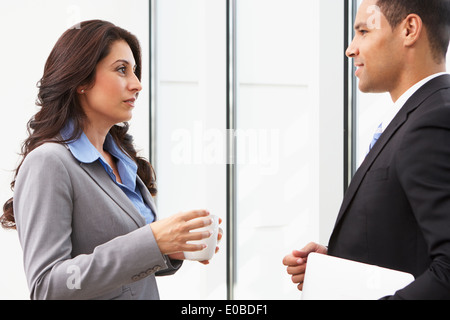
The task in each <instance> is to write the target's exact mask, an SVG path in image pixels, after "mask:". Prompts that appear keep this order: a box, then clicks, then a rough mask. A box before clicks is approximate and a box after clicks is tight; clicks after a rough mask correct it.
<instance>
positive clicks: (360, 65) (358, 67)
mask: <svg viewBox="0 0 450 320" xmlns="http://www.w3.org/2000/svg"><path fill="white" fill-rule="evenodd" d="M355 67H356V71H355V76H358V74H359V73H361V69H362V68H363V67H364V64H362V63H355Z"/></svg>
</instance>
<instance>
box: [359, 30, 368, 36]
mask: <svg viewBox="0 0 450 320" xmlns="http://www.w3.org/2000/svg"><path fill="white" fill-rule="evenodd" d="M359 33H360V34H361V35H362V36H364V35H365V34H366V33H367V30H359Z"/></svg>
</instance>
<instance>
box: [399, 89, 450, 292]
mask: <svg viewBox="0 0 450 320" xmlns="http://www.w3.org/2000/svg"><path fill="white" fill-rule="evenodd" d="M447 91H448V90H447ZM447 97H448V96H447ZM444 101H445V99H444ZM447 101H448V98H447ZM440 103H441V106H440V107H438V108H436V107H430V108H429V109H430V110H429V111H427V112H425V113H423V114H422V115H421V116H420V118H419V119H416V120H415V121H414V122H413V124H412V125H411V126H410V127H409V129H408V132H407V133H406V134H405V136H404V139H403V141H402V144H401V146H400V148H399V150H398V153H397V171H398V172H399V179H400V182H401V184H402V186H403V189H404V190H405V192H406V195H407V198H408V200H409V203H410V205H411V208H412V210H413V212H414V215H415V218H416V220H417V223H418V225H419V228H420V231H421V232H422V235H423V237H424V239H425V241H426V243H427V246H428V252H429V258H430V259H431V261H432V262H431V265H430V266H429V268H428V269H427V270H426V271H425V272H424V273H423V274H422V275H420V276H419V277H417V278H416V280H415V281H414V282H412V283H411V284H410V285H409V286H407V287H406V288H405V289H403V290H400V291H399V292H397V293H396V294H395V295H394V296H393V297H391V298H393V299H400V298H403V299H450V105H449V103H444V104H442V100H440ZM418 258H419V259H420V258H421V257H418ZM423 258H424V257H422V259H423Z"/></svg>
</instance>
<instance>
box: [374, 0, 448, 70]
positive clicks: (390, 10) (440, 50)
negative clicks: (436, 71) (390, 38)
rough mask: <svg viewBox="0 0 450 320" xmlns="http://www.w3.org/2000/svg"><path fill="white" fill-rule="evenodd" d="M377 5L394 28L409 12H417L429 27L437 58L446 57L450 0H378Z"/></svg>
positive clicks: (428, 32)
mask: <svg viewBox="0 0 450 320" xmlns="http://www.w3.org/2000/svg"><path fill="white" fill-rule="evenodd" d="M377 5H378V6H379V7H380V9H381V12H382V13H383V14H384V16H385V17H386V19H387V20H388V22H389V24H390V25H391V27H392V29H395V28H396V27H397V26H398V25H399V24H400V22H402V21H403V20H404V19H405V18H406V17H407V16H408V15H409V14H412V13H415V14H417V15H418V16H419V17H420V18H421V19H422V21H423V24H424V25H425V27H426V29H427V34H428V39H429V41H430V46H431V50H432V52H433V55H434V58H435V60H436V61H438V62H441V61H442V59H445V57H446V55H447V50H448V44H449V40H450V0H378V3H377Z"/></svg>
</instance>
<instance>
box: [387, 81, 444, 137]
mask: <svg viewBox="0 0 450 320" xmlns="http://www.w3.org/2000/svg"><path fill="white" fill-rule="evenodd" d="M444 74H448V73H446V72H440V73H435V74H433V75H431V76H429V77H427V78H425V79H422V80H421V81H419V82H417V83H416V84H415V85H413V86H412V87H411V88H409V89H408V90H407V91H406V92H405V93H403V94H402V95H401V96H400V98H398V99H397V101H396V102H395V103H394V105H393V107H392V108H390V109H389V111H388V112H387V113H386V115H385V116H384V117H383V122H382V123H381V127H382V131H384V130H385V129H386V128H387V127H388V125H389V124H390V123H391V121H392V119H394V117H395V116H396V115H397V113H398V112H399V110H400V109H401V108H402V107H403V106H404V105H405V103H406V102H407V101H408V100H409V98H411V97H412V96H413V95H414V93H416V92H417V90H419V89H420V88H421V87H422V86H423V85H425V84H426V83H427V82H428V81H431V80H432V79H434V78H437V77H439V76H441V75H444Z"/></svg>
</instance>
